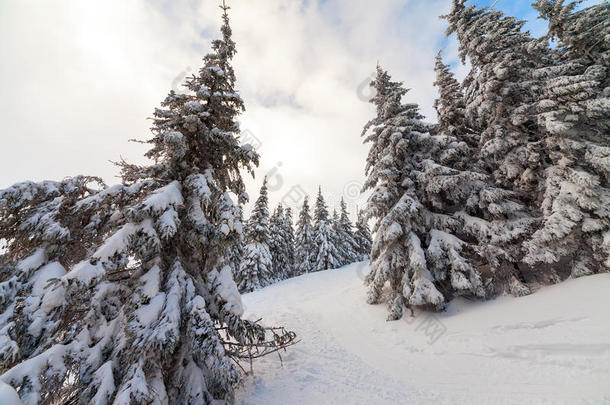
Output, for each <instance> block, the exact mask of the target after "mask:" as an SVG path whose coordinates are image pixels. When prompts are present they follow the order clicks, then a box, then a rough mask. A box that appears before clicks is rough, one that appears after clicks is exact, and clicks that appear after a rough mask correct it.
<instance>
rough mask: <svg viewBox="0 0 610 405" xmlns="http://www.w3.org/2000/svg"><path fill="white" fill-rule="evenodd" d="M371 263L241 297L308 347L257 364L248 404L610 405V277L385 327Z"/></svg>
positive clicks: (459, 306) (457, 304) (457, 306)
mask: <svg viewBox="0 0 610 405" xmlns="http://www.w3.org/2000/svg"><path fill="white" fill-rule="evenodd" d="M367 271H368V266H367V265H366V264H364V263H356V264H352V265H349V266H345V267H343V268H340V269H336V270H327V271H323V272H319V273H311V274H307V275H304V276H301V277H297V278H294V279H290V280H286V281H283V282H281V283H278V284H275V285H272V286H270V287H267V288H265V289H263V290H259V291H255V292H253V293H250V294H246V295H244V296H243V302H244V307H245V309H246V317H247V318H249V319H257V318H259V317H262V318H263V322H264V323H265V324H266V325H283V326H286V327H287V328H289V329H291V330H294V331H295V332H296V333H297V335H298V338H299V339H300V340H301V342H300V343H298V344H297V345H296V346H293V347H290V348H288V351H287V352H286V353H283V354H282V360H283V366H282V365H281V363H280V360H279V358H278V356H275V355H271V356H267V357H265V358H262V359H259V360H258V361H255V363H254V376H253V377H247V378H246V379H245V382H244V384H243V386H242V387H241V388H240V389H239V390H238V392H237V402H238V403H240V404H248V405H250V404H265V405H274V404H278V405H279V404H282V405H284V404H519V405H523V404H553V405H555V404H570V405H577V404H583V405H589V404H595V405H608V404H610V322H609V316H608V308H610V294H609V293H608V292H609V291H610V274H599V275H595V276H589V277H583V278H579V279H576V280H569V281H566V282H563V283H561V284H557V285H554V286H548V287H545V288H543V289H541V290H540V291H538V292H536V293H535V294H532V295H529V296H526V297H521V298H513V297H500V298H497V299H495V300H492V301H487V302H469V301H467V300H464V299H457V300H454V301H453V302H452V303H451V304H450V305H449V307H448V309H447V311H446V312H443V313H441V314H428V313H416V314H415V317H410V315H409V313H408V311H405V316H404V317H403V319H402V320H399V321H394V322H386V321H385V318H386V308H385V306H384V305H375V306H371V305H367V304H366V303H365V294H366V288H365V287H364V286H363V282H362V279H363V275H364V274H365V272H367Z"/></svg>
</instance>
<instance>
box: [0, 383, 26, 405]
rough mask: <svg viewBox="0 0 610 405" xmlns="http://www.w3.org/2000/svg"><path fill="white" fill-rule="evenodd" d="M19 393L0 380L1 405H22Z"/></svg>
mask: <svg viewBox="0 0 610 405" xmlns="http://www.w3.org/2000/svg"><path fill="white" fill-rule="evenodd" d="M22 404H23V403H22V402H21V400H20V399H19V395H18V394H17V391H15V390H14V389H13V387H11V386H10V385H7V384H5V383H4V382H2V380H0V405H22Z"/></svg>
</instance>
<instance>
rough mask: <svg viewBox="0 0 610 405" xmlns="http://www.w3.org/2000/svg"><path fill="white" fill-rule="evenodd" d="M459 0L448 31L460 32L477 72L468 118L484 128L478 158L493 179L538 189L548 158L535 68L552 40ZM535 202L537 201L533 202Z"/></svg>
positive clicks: (470, 88) (467, 104)
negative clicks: (537, 109)
mask: <svg viewBox="0 0 610 405" xmlns="http://www.w3.org/2000/svg"><path fill="white" fill-rule="evenodd" d="M465 2H466V0H453V7H452V10H451V12H450V13H449V14H448V15H446V16H443V18H445V19H446V20H447V21H448V22H449V27H448V29H447V35H450V34H452V33H455V34H456V36H457V39H458V41H459V51H460V56H461V58H462V61H464V60H465V59H466V57H468V59H469V61H470V63H471V65H472V72H471V74H470V75H469V78H468V81H467V83H468V86H467V88H466V89H465V122H466V126H467V127H468V128H471V129H472V130H473V131H474V132H475V133H477V134H479V151H478V160H479V162H478V164H479V166H481V167H483V168H485V170H487V171H488V172H489V173H491V174H493V180H494V181H495V182H496V183H498V184H501V185H503V186H505V187H507V188H509V189H519V190H522V191H524V192H527V194H525V195H532V194H533V192H534V191H535V190H536V187H537V184H538V181H540V178H539V176H540V173H538V170H537V168H538V167H539V166H540V165H541V164H542V162H541V160H542V159H541V155H540V148H541V143H540V133H539V131H538V129H537V125H536V119H535V115H534V114H532V111H531V105H532V101H533V98H534V95H535V94H536V91H537V85H538V84H537V81H536V80H534V79H533V77H532V71H533V69H534V68H537V67H540V66H541V65H542V64H543V60H544V57H545V53H546V50H547V44H546V41H544V40H539V39H534V38H532V37H530V35H529V33H528V32H522V31H521V29H522V27H523V24H524V22H523V21H517V20H516V19H514V18H512V17H505V16H504V15H503V14H502V13H501V12H499V11H495V10H491V9H478V8H476V7H475V6H468V7H467V6H466V5H465V4H464V3H465ZM532 204H534V205H535V202H532Z"/></svg>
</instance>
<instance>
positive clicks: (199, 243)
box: [0, 7, 281, 405]
mask: <svg viewBox="0 0 610 405" xmlns="http://www.w3.org/2000/svg"><path fill="white" fill-rule="evenodd" d="M223 11H224V13H223V22H224V23H223V25H222V29H221V32H222V38H221V39H219V40H215V41H213V42H212V50H211V53H209V54H208V55H206V56H205V58H204V66H203V67H202V68H201V69H200V70H199V72H198V74H197V75H193V76H192V77H191V78H189V79H188V80H187V81H186V84H185V85H186V88H187V90H188V92H187V93H186V94H176V93H174V92H173V91H172V92H170V93H169V95H168V96H167V98H166V99H165V100H164V102H163V103H162V107H161V108H159V109H157V110H156V111H155V113H154V119H153V122H154V126H153V128H152V135H153V136H152V138H151V139H150V140H149V141H147V143H148V144H150V145H151V149H150V150H149V151H148V153H147V156H148V157H149V158H151V160H152V161H153V162H154V163H152V164H150V165H147V166H136V165H130V164H127V163H125V162H123V163H122V164H121V167H122V175H123V181H124V184H123V185H119V186H114V187H110V188H105V189H103V190H101V191H99V192H97V191H93V190H92V189H90V188H89V187H88V186H87V183H88V182H89V181H88V179H87V178H76V179H72V180H67V181H64V182H61V183H50V182H44V183H39V184H32V183H27V184H21V185H17V186H15V187H12V188H10V189H8V190H4V191H2V192H0V195H1V197H0V239H5V240H6V241H7V244H8V246H7V251H6V252H5V253H3V254H2V257H1V259H0V266H1V270H0V277H2V278H1V279H0V281H1V283H0V290H1V291H2V294H1V297H2V300H1V303H0V311H1V315H0V372H1V373H3V374H2V380H3V381H4V382H6V383H8V384H10V385H12V386H13V387H14V388H16V389H17V390H18V392H19V396H20V397H21V400H22V401H23V402H24V404H38V403H96V404H106V403H113V404H116V405H120V404H134V403H138V404H139V403H155V404H166V403H172V404H187V403H188V404H195V403H198V404H201V403H213V402H223V403H226V402H232V401H233V387H234V385H235V384H236V383H237V382H238V380H239V372H238V369H237V367H236V365H235V364H234V362H233V361H232V359H235V358H238V357H239V356H240V353H241V351H240V349H235V348H238V347H244V348H248V350H249V349H250V348H252V347H253V345H256V344H257V343H258V342H261V340H262V339H264V329H263V328H262V327H261V326H259V325H257V324H256V323H253V322H250V321H247V320H244V319H242V318H241V315H242V313H243V308H242V305H241V299H240V296H239V293H238V292H237V288H236V285H235V283H234V281H233V278H232V275H231V273H232V271H233V269H232V262H231V259H230V248H231V246H232V245H233V244H234V243H235V241H236V240H237V239H238V234H239V232H240V229H241V224H240V223H239V218H238V216H237V215H236V207H235V203H234V202H233V201H232V199H231V198H230V195H229V193H231V194H233V195H236V196H237V197H238V200H239V202H244V201H245V198H246V194H245V192H244V184H243V181H242V178H241V174H240V168H246V170H249V171H251V170H252V165H254V164H257V162H258V155H257V154H256V153H255V152H254V150H253V149H252V148H251V147H250V146H249V145H246V146H240V145H239V141H238V132H237V131H238V129H237V128H238V127H237V125H236V122H235V118H236V116H237V114H238V113H239V112H240V111H242V110H243V102H242V100H241V98H240V97H239V95H238V94H237V92H236V91H235V76H234V73H233V69H232V68H231V65H230V60H231V58H232V57H233V55H234V54H235V44H234V43H233V41H232V40H231V29H230V27H229V21H228V17H227V13H226V8H225V7H223ZM280 340H281V339H280ZM280 340H278V341H280ZM229 341H232V342H236V345H227V344H226V342H229Z"/></svg>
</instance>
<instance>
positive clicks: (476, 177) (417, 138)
mask: <svg viewBox="0 0 610 405" xmlns="http://www.w3.org/2000/svg"><path fill="white" fill-rule="evenodd" d="M372 86H374V87H375V89H376V95H375V97H373V99H372V100H371V102H372V103H373V104H375V106H376V108H377V116H376V117H375V118H374V119H373V120H371V121H370V122H369V123H367V125H366V126H365V128H364V131H363V135H364V136H365V142H367V143H370V144H371V146H370V151H369V156H368V158H367V164H366V174H367V176H368V178H367V180H366V182H365V185H364V190H367V189H371V190H372V194H371V196H370V197H369V200H368V203H367V208H366V211H367V215H368V217H369V218H372V219H374V221H375V223H374V228H373V230H374V232H375V238H374V241H373V245H372V250H371V272H370V273H369V275H368V276H367V279H366V282H367V284H368V285H369V295H368V302H369V303H378V302H381V301H386V302H387V303H388V307H389V315H388V319H398V318H400V317H401V316H402V313H403V308H404V307H405V306H409V307H413V306H419V307H427V308H432V309H441V308H443V306H444V304H445V302H446V301H447V300H448V299H450V298H451V297H452V296H454V295H473V296H479V297H483V296H485V295H486V291H485V288H484V285H483V280H482V277H481V275H480V273H479V271H478V269H477V268H476V266H475V259H477V258H478V256H479V255H478V252H477V246H476V245H472V244H471V243H468V242H466V240H465V239H460V237H459V235H458V232H457V231H458V229H459V228H460V222H461V221H460V219H458V218H457V215H456V216H453V215H451V214H453V213H454V212H455V211H456V210H457V208H459V207H472V208H473V209H475V208H478V207H479V206H483V205H484V204H488V205H491V204H494V203H495V201H496V200H498V199H499V198H501V197H503V195H502V193H501V192H499V191H497V190H493V191H490V190H488V189H487V183H486V179H487V177H486V176H485V175H484V174H480V173H476V172H471V171H460V170H457V169H454V168H451V167H449V166H445V165H444V163H447V164H449V163H451V162H452V161H455V160H456V156H466V154H467V151H468V147H467V145H466V144H465V143H463V142H458V141H457V140H456V139H455V138H452V137H450V136H447V135H443V136H433V135H431V134H430V133H429V131H430V130H431V129H433V128H434V126H433V125H430V124H426V123H424V122H422V121H421V119H422V118H423V117H422V116H421V115H420V114H419V112H418V106H417V105H416V104H405V103H402V101H401V99H402V97H403V96H404V95H405V94H406V92H407V90H406V89H404V87H403V86H402V83H400V82H393V81H391V78H390V76H389V74H388V73H387V72H385V71H384V70H383V69H381V68H380V67H378V68H377V76H376V78H375V80H374V81H373V82H372ZM508 208H509V207H505V209H508ZM386 283H389V286H390V292H389V296H385V295H384V294H383V289H384V286H385V285H386Z"/></svg>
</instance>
